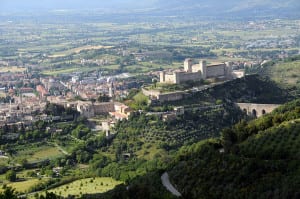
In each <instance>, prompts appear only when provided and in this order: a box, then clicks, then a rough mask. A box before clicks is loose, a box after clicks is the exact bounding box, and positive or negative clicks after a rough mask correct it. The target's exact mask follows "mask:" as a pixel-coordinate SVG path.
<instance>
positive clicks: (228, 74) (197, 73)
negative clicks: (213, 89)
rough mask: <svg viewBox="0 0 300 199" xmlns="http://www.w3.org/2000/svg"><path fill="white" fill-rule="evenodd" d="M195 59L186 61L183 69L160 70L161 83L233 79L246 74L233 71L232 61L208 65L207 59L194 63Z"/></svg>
mask: <svg viewBox="0 0 300 199" xmlns="http://www.w3.org/2000/svg"><path fill="white" fill-rule="evenodd" d="M193 63H194V61H193V59H190V58H188V59H186V60H185V61H184V69H183V70H175V71H172V72H166V71H162V72H160V83H169V84H181V83H184V82H187V81H200V80H205V79H211V78H222V79H232V78H240V77H243V76H244V72H243V71H232V63H231V62H226V63H217V64H210V65H208V64H207V63H206V61H205V60H200V61H199V64H193Z"/></svg>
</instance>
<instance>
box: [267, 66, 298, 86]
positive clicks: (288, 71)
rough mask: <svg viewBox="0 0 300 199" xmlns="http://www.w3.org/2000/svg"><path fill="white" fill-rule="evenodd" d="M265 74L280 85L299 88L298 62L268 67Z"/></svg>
mask: <svg viewBox="0 0 300 199" xmlns="http://www.w3.org/2000/svg"><path fill="white" fill-rule="evenodd" d="M267 73H268V75H270V76H271V78H272V79H273V80H274V81H276V82H278V83H280V84H281V85H284V86H291V85H292V86H297V87H300V81H299V79H300V75H299V74H300V61H294V62H287V63H282V64H276V65H275V66H272V67H269V68H268V69H267Z"/></svg>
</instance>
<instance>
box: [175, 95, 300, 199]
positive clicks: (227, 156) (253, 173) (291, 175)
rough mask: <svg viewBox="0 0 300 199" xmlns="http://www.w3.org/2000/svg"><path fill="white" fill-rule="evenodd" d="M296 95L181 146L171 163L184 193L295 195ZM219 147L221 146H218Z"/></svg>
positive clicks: (299, 105) (299, 132)
mask: <svg viewBox="0 0 300 199" xmlns="http://www.w3.org/2000/svg"><path fill="white" fill-rule="evenodd" d="M299 118H300V100H296V101H293V102H291V103H288V104H286V105H284V106H282V107H280V108H278V109H277V110H275V111H274V112H273V113H271V114H269V115H266V116H264V117H262V118H259V119H257V120H254V121H251V122H248V123H247V122H240V123H238V124H237V125H235V126H233V127H232V128H228V129H225V130H223V132H222V138H221V139H220V140H214V141H206V142H202V143H197V144H194V145H192V146H187V147H183V148H182V149H181V151H180V154H179V155H178V156H177V160H178V162H177V164H176V166H175V167H174V168H172V169H171V172H170V173H171V176H172V179H173V182H174V184H176V185H177V187H178V189H179V191H181V193H182V194H183V197H184V198H299V196H300V195H299V194H300V192H299V185H300V177H299V176H300V173H299V169H300V159H299V157H300V156H299V154H300V149H299V143H300V120H299ZM223 149H224V152H223Z"/></svg>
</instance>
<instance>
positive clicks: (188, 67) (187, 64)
mask: <svg viewBox="0 0 300 199" xmlns="http://www.w3.org/2000/svg"><path fill="white" fill-rule="evenodd" d="M192 65H193V60H192V59H190V58H188V59H185V60H184V71H185V72H188V73H191V72H192Z"/></svg>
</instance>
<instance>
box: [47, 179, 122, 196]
mask: <svg viewBox="0 0 300 199" xmlns="http://www.w3.org/2000/svg"><path fill="white" fill-rule="evenodd" d="M119 184H122V182H120V181H116V180H114V179H112V178H86V179H81V180H77V181H74V182H72V183H69V184H66V185H63V186H60V187H58V188H55V189H51V190H49V191H48V192H53V193H55V194H58V195H61V196H64V197H67V196H68V195H75V196H80V195H83V194H95V193H104V192H107V191H109V190H111V189H113V188H114V187H115V186H117V185H119Z"/></svg>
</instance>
